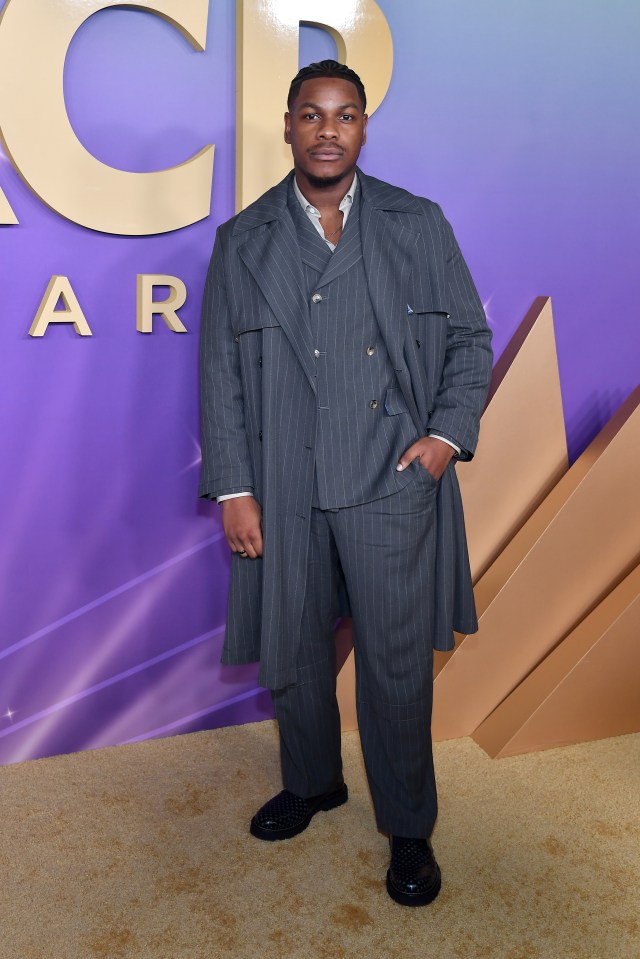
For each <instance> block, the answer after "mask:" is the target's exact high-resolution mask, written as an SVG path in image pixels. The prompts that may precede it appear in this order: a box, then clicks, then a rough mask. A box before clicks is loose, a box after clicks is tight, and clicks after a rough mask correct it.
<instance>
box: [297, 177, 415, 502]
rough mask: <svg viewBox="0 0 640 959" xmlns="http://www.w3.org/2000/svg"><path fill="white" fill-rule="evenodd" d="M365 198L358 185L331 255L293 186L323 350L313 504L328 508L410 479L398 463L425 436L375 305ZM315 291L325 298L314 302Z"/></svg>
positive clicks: (311, 307)
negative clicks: (366, 258) (365, 239)
mask: <svg viewBox="0 0 640 959" xmlns="http://www.w3.org/2000/svg"><path fill="white" fill-rule="evenodd" d="M359 200H360V194H359V192H358V193H357V194H356V198H355V202H354V204H353V207H352V209H351V213H350V215H349V219H348V220H347V225H346V227H345V230H344V233H343V235H342V237H341V239H340V243H339V244H338V245H337V248H336V251H335V253H333V254H332V253H331V252H330V250H329V248H328V247H327V245H326V243H323V241H322V240H321V238H320V236H319V235H318V233H317V231H316V230H315V229H314V227H313V225H312V224H311V223H310V222H309V218H308V217H307V216H306V215H305V213H304V212H303V210H302V208H301V206H300V203H299V202H298V201H297V199H296V197H295V195H294V193H293V190H291V189H290V191H289V201H288V202H289V211H290V212H291V215H292V218H293V221H294V224H295V227H296V232H297V235H298V241H299V244H300V255H301V259H302V263H303V273H304V280H305V289H306V290H307V308H308V311H309V317H310V319H309V325H310V328H311V332H312V336H313V342H314V344H315V347H314V350H315V351H316V352H317V353H318V355H317V356H315V354H314V356H315V365H316V384H317V394H316V402H317V410H318V413H317V417H318V418H317V431H316V443H315V485H314V494H313V500H312V504H313V506H318V507H321V508H322V509H332V508H337V507H344V506H355V505H356V504H358V503H367V502H370V501H371V500H374V499H379V498H380V497H382V496H389V495H391V494H392V493H396V492H398V490H400V489H402V488H403V487H404V486H406V485H407V483H409V482H411V480H412V478H413V470H409V471H408V472H404V471H403V472H402V473H398V472H397V471H396V469H395V466H396V463H397V462H398V460H399V458H400V456H401V455H402V453H403V452H404V451H405V450H406V448H407V447H408V446H409V445H410V444H411V443H413V442H414V440H416V439H418V436H419V434H418V432H417V430H416V428H415V425H414V423H413V420H412V419H411V417H410V415H409V411H408V409H407V406H406V403H405V401H404V397H403V396H402V391H401V390H400V388H399V383H398V381H397V379H396V375H395V371H394V369H393V366H392V365H391V361H390V359H389V354H388V353H387V349H386V346H385V343H384V340H383V339H382V337H381V336H380V328H379V326H378V323H377V320H376V317H375V313H374V312H373V306H372V304H371V298H370V296H369V291H368V287H367V277H366V273H365V270H364V263H363V259H362V243H361V240H360V222H359V220H360V202H359ZM314 297H315V298H317V297H321V299H319V300H318V302H314ZM371 404H374V408H373V409H372V408H371ZM413 469H415V466H414V467H413Z"/></svg>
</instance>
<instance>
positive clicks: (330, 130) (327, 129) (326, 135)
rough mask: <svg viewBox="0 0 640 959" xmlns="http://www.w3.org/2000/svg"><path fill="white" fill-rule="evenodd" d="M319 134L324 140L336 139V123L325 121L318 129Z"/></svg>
mask: <svg viewBox="0 0 640 959" xmlns="http://www.w3.org/2000/svg"><path fill="white" fill-rule="evenodd" d="M318 136H320V137H322V138H323V139H324V140H334V139H335V138H336V137H337V136H338V131H337V130H336V127H335V124H333V123H331V121H327V122H326V123H323V125H322V126H321V127H320V129H319V131H318Z"/></svg>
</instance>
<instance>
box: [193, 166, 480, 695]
mask: <svg viewBox="0 0 640 959" xmlns="http://www.w3.org/2000/svg"><path fill="white" fill-rule="evenodd" d="M291 176H292V174H289V176H288V177H286V178H285V180H283V181H282V182H281V183H279V184H278V185H277V186H275V187H273V189H271V190H269V191H268V192H267V193H265V194H264V196H262V197H261V198H260V199H259V200H257V201H256V202H255V203H253V204H251V206H249V207H248V208H247V209H246V210H244V211H243V212H242V213H240V214H238V215H237V216H236V217H234V218H232V219H231V220H229V221H228V222H227V223H225V224H223V225H222V226H221V227H220V228H219V230H218V233H217V236H216V242H215V245H214V250H213V255H212V258H211V264H210V267H209V272H208V275H207V281H206V287H205V295H204V302H203V312H202V331H201V390H202V395H201V408H202V474H201V483H200V495H201V496H205V497H212V496H219V495H221V494H223V493H229V492H239V491H241V490H247V489H249V490H253V491H254V495H255V497H256V499H258V501H259V502H260V503H261V504H262V510H263V534H264V555H263V558H262V559H259V560H254V561H250V560H246V559H241V558H239V557H237V556H233V558H232V569H231V586H230V591H229V608H228V618H227V633H226V639H225V647H224V652H223V662H225V663H245V662H253V661H256V660H259V661H260V682H261V683H262V684H263V685H264V686H268V687H269V688H272V689H277V688H281V687H283V686H286V685H289V684H290V683H293V682H295V681H296V676H297V671H296V654H297V649H298V643H299V624H300V618H301V613H302V602H303V598H304V591H305V569H306V554H307V546H308V532H309V516H310V511H311V496H312V485H313V469H314V454H313V449H314V440H315V429H316V405H317V404H316V399H315V378H314V361H313V346H314V344H313V342H312V339H311V329H310V326H309V319H308V317H309V310H308V304H307V298H308V291H307V290H305V289H304V283H303V274H302V265H301V261H300V257H299V252H298V245H297V238H296V232H295V228H294V225H293V221H292V218H291V215H290V213H289V210H288V208H287V190H288V184H289V179H290V177H291ZM358 176H359V184H360V186H361V189H362V195H361V212H360V229H361V235H362V249H363V257H364V266H365V270H366V274H367V280H368V284H369V291H370V294H371V299H372V302H373V306H374V310H375V313H376V318H377V321H378V323H379V325H380V331H381V335H382V336H383V338H384V340H385V343H386V346H387V350H388V353H389V356H390V358H391V362H392V363H393V366H394V368H395V372H396V376H397V378H398V383H399V386H400V388H401V389H402V393H403V395H404V399H405V401H406V404H407V408H408V410H409V412H410V414H411V416H412V418H413V420H414V423H415V426H416V430H417V431H418V435H424V433H425V432H426V431H427V429H430V430H435V431H437V432H439V433H441V434H443V435H444V436H447V437H450V438H451V439H452V440H454V441H455V442H456V443H457V444H458V445H459V446H460V447H462V450H463V453H462V458H465V459H469V458H471V456H472V455H473V452H474V450H475V446H476V442H477V437H478V428H479V420H480V414H481V412H482V409H483V407H484V402H485V398H486V394H487V389H488V385H489V380H490V376H491V348H490V340H491V334H490V332H489V329H488V327H487V324H486V320H485V316H484V311H483V309H482V304H481V303H480V300H479V298H478V294H477V292H476V290H475V287H474V285H473V282H472V280H471V277H470V275H469V271H468V270H467V267H466V265H465V263H464V260H463V259H462V255H461V253H460V250H459V248H458V245H457V243H456V241H455V239H454V236H453V233H452V230H451V227H450V226H449V224H448V223H447V221H446V220H445V218H444V216H443V214H442V211H441V210H440V207H438V206H437V205H436V204H434V203H432V202H431V201H429V200H426V199H423V198H421V197H416V196H413V195H412V194H410V193H407V192H406V191H405V190H401V189H398V188H397V187H393V186H391V185H389V184H388V183H384V182H382V181H381V180H376V179H374V178H373V177H368V176H365V175H364V174H363V173H362V172H361V171H358ZM435 575H436V578H435V582H436V590H437V602H436V609H435V610H434V618H435V632H434V637H435V639H434V645H435V647H436V648H437V649H451V648H452V646H453V636H452V631H453V629H456V630H458V631H460V632H463V633H469V632H474V631H475V630H476V629H477V620H476V615H475V607H474V602H473V593H472V588H471V580H470V574H469V561H468V556H467V546H466V540H465V532H464V520H463V515H462V503H461V500H460V492H459V487H458V482H457V477H456V473H455V469H454V466H453V463H451V464H450V465H449V467H448V468H447V470H446V472H445V474H444V476H443V477H442V480H441V481H440V484H439V490H438V500H437V560H436V571H435Z"/></svg>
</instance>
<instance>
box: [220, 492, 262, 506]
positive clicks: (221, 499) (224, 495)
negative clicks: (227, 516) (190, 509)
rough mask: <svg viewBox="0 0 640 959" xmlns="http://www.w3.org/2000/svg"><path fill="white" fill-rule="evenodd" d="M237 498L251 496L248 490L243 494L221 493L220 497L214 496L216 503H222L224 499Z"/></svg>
mask: <svg viewBox="0 0 640 959" xmlns="http://www.w3.org/2000/svg"><path fill="white" fill-rule="evenodd" d="M239 496H253V493H250V492H249V491H248V490H245V492H243V493H223V494H222V496H216V503H218V504H220V503H224V501H225V500H226V499H237V498H238V497H239Z"/></svg>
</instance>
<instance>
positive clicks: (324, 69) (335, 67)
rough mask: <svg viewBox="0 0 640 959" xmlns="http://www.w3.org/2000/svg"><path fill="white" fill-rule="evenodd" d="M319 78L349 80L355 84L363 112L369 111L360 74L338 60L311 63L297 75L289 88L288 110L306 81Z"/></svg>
mask: <svg viewBox="0 0 640 959" xmlns="http://www.w3.org/2000/svg"><path fill="white" fill-rule="evenodd" d="M318 77H336V78H337V79H338V80H348V81H349V83H353V85H354V87H355V88H356V90H357V91H358V96H359V97H360V99H361V100H362V112H363V113H364V111H365V110H366V109H367V95H366V93H365V92H364V84H363V82H362V80H361V79H360V77H359V76H358V74H357V73H356V72H355V71H354V70H351V69H350V68H349V67H347V66H345V64H344V63H338V61H337V60H320V62H319V63H310V64H309V65H308V66H306V67H303V68H302V70H299V71H298V73H296V75H295V77H294V78H293V80H292V81H291V86H290V87H289V96H288V97H287V109H289V110H290V109H291V105H292V103H293V101H294V100H295V98H296V97H297V96H298V93H299V91H300V87H301V86H302V84H303V83H304V81H305V80H315V79H317V78H318Z"/></svg>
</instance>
